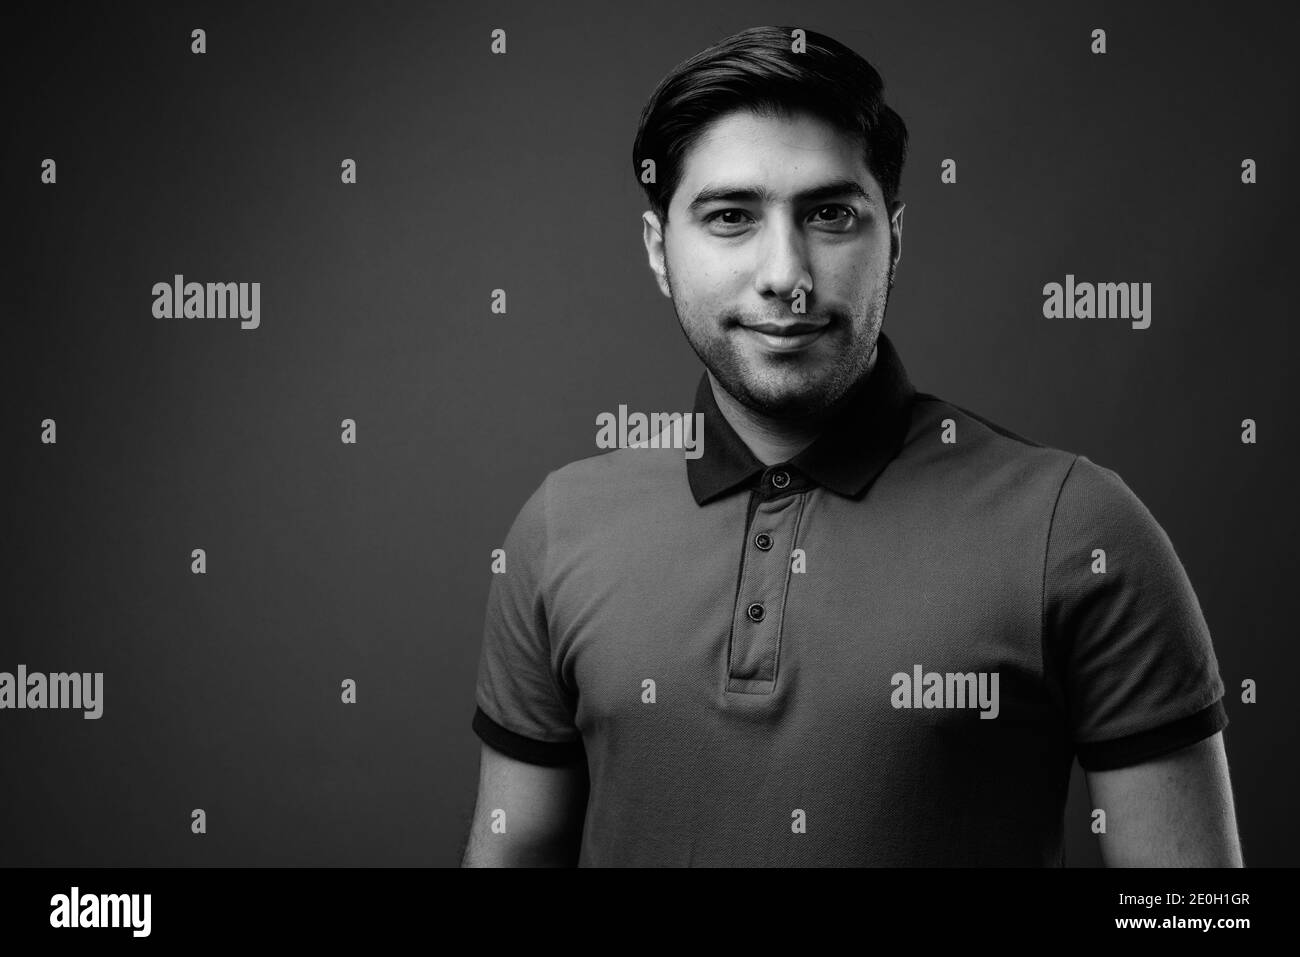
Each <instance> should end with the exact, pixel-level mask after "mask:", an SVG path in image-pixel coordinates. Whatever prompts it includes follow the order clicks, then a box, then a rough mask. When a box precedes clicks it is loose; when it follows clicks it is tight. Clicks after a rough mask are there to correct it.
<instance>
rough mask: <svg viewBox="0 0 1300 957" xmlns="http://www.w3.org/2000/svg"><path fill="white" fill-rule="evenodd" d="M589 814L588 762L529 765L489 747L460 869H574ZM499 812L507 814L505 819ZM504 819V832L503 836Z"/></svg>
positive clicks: (481, 760)
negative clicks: (552, 765) (586, 763)
mask: <svg viewBox="0 0 1300 957" xmlns="http://www.w3.org/2000/svg"><path fill="white" fill-rule="evenodd" d="M586 810H587V769H586V766H585V764H583V763H581V762H580V763H577V764H569V765H564V766H561V767H547V766H544V765H540V764H529V763H527V762H525V761H517V760H515V759H514V758H511V757H507V756H506V755H504V754H502V753H501V752H500V751H497V750H496V749H495V748H492V747H489V746H488V745H487V744H484V745H482V748H481V750H480V756H479V781H478V799H477V802H476V804H475V808H474V820H473V823H472V824H471V826H470V833H469V839H468V842H467V845H466V848H465V856H464V859H463V860H462V861H461V866H462V867H568V866H573V865H574V864H576V863H577V860H578V851H579V849H580V848H581V845H582V826H583V819H584V817H585V815H586ZM496 812H504V817H503V815H502V813H496ZM503 820H504V825H505V831H504V833H500V831H501V822H502V821H503ZM494 822H496V829H495V830H494V827H493V825H494Z"/></svg>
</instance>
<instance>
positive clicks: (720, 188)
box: [686, 179, 876, 213]
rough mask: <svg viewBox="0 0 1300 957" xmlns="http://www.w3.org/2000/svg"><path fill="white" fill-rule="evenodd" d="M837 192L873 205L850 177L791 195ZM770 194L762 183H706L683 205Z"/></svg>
mask: <svg viewBox="0 0 1300 957" xmlns="http://www.w3.org/2000/svg"><path fill="white" fill-rule="evenodd" d="M836 196H854V197H856V198H857V199H860V200H861V201H862V202H863V203H865V204H866V205H867V206H871V207H874V206H875V205H876V204H875V202H874V201H873V200H872V198H871V195H870V194H869V193H868V192H867V191H866V190H865V189H863V188H862V184H861V183H859V182H858V181H857V180H852V179H837V180H832V181H831V182H829V183H823V184H822V185H821V186H814V187H813V188H812V189H806V190H804V191H803V192H800V193H795V195H794V198H795V201H796V202H805V203H807V202H817V201H818V200H825V199H833V198H835V197H836ZM772 198H773V195H772V192H771V191H770V190H767V189H764V188H763V187H761V186H740V185H732V184H727V183H719V184H713V185H707V186H705V187H704V188H703V189H701V190H700V191H699V192H698V193H696V194H695V198H694V199H693V200H691V202H690V205H689V206H687V207H686V211H687V212H691V213H693V212H695V211H696V210H697V209H699V208H700V207H701V206H706V205H708V204H709V203H713V202H717V201H718V200H727V201H730V202H733V203H753V202H764V201H768V200H771V199H772Z"/></svg>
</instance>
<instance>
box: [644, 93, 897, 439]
mask: <svg viewBox="0 0 1300 957" xmlns="http://www.w3.org/2000/svg"><path fill="white" fill-rule="evenodd" d="M846 183H847V184H852V183H856V184H857V185H858V186H859V187H861V189H862V191H863V193H865V195H858V194H856V193H855V192H854V191H853V189H852V187H851V186H847V187H846V185H845V184H846ZM836 184H838V185H836ZM823 187H830V188H829V189H825V190H823V189H822V188H823ZM813 190H817V192H816V193H813V192H811V191H813ZM902 208H903V207H902V204H901V203H899V204H897V206H896V208H895V210H893V211H892V212H893V213H894V215H893V217H892V218H891V216H890V215H889V211H887V210H886V209H885V204H884V195H883V193H882V192H881V189H880V184H879V183H877V182H876V179H875V177H873V176H872V175H871V172H870V171H869V170H868V169H867V166H866V162H865V161H864V159H863V156H862V143H861V141H860V140H858V139H855V138H853V137H850V136H848V135H846V134H844V133H841V132H840V131H839V130H837V129H836V128H835V127H833V126H831V125H830V124H828V123H826V122H824V121H823V120H821V119H818V118H817V117H814V116H812V115H809V114H806V113H799V114H796V115H795V116H793V117H761V116H758V115H756V114H754V113H752V112H750V111H748V110H740V111H736V112H732V113H728V114H726V115H724V116H721V117H719V118H718V119H717V120H715V121H714V122H713V123H712V124H711V125H710V127H709V128H708V130H707V131H706V133H705V135H704V136H703V137H702V138H701V139H700V140H699V142H698V143H697V144H696V145H695V146H694V147H693V148H692V149H691V150H690V151H689V153H688V154H687V156H686V159H685V164H684V169H683V174H682V178H681V182H680V185H679V186H678V188H677V190H676V192H675V193H674V194H673V197H672V202H671V205H670V206H669V209H668V225H667V228H666V229H661V227H660V224H659V219H658V217H657V216H655V215H654V213H652V212H647V213H646V214H645V217H644V219H645V229H644V234H645V236H644V238H645V243H646V250H647V252H648V253H649V255H650V265H651V268H652V269H653V270H654V271H655V274H656V277H657V278H658V280H659V288H660V289H661V290H662V291H663V293H664V295H666V296H668V297H669V298H671V299H672V302H673V308H674V309H675V310H676V312H677V318H678V320H679V321H680V322H681V324H682V331H683V332H685V334H686V338H687V341H689V342H690V344H691V347H692V348H693V349H694V350H695V352H696V354H697V355H698V356H699V357H700V361H702V362H703V363H704V365H705V367H706V368H707V369H708V370H709V371H710V372H711V373H712V374H713V377H714V378H715V379H717V380H718V382H719V384H720V385H722V387H723V388H724V389H726V390H727V392H729V393H730V394H731V395H732V396H734V397H735V398H736V400H737V401H739V402H741V403H743V404H744V405H746V406H748V407H749V408H751V409H753V410H754V411H756V412H759V413H761V414H763V415H767V416H771V417H774V418H797V417H801V416H807V415H815V414H816V413H818V412H821V411H823V410H824V409H826V408H827V407H829V406H830V405H831V404H832V403H834V402H835V401H836V400H837V399H839V398H840V397H841V396H843V395H844V394H845V393H846V392H847V391H848V390H849V389H850V388H851V387H852V386H853V385H854V383H856V382H857V381H858V379H859V378H860V377H861V376H862V375H863V374H864V373H865V371H866V370H867V368H868V364H869V361H870V358H871V355H872V351H873V350H874V349H875V345H876V338H877V336H878V335H879V334H880V327H881V323H882V322H883V321H884V317H885V307H886V305H887V303H888V300H889V289H890V287H891V286H892V284H893V274H894V265H895V263H896V262H897V259H898V256H899V254H900V253H901V249H902ZM800 289H802V290H803V291H804V295H805V309H806V311H805V312H804V313H802V314H800V313H797V312H795V311H794V309H793V307H794V305H795V297H796V291H797V290H800Z"/></svg>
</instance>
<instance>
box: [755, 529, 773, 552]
mask: <svg viewBox="0 0 1300 957" xmlns="http://www.w3.org/2000/svg"><path fill="white" fill-rule="evenodd" d="M754 544H755V545H757V546H758V547H759V548H761V549H762V550H763V551H767V550H768V549H769V548H771V547H772V536H771V535H769V534H767V532H759V533H758V534H757V535H755V536H754Z"/></svg>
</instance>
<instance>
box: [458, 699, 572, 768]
mask: <svg viewBox="0 0 1300 957" xmlns="http://www.w3.org/2000/svg"><path fill="white" fill-rule="evenodd" d="M472 727H473V728H474V733H475V734H477V735H478V736H479V737H480V738H482V739H483V742H484V743H485V744H488V745H490V746H491V747H493V748H495V749H496V750H498V751H500V752H501V753H502V754H504V755H506V757H510V758H514V759H515V760H516V761H526V762H528V763H529V764H544V765H546V766H547V767H559V766H561V765H566V764H572V763H574V762H576V761H580V760H585V759H586V751H585V750H584V749H583V746H582V740H581V739H578V740H576V741H538V740H537V739H535V738H527V737H524V736H523V735H522V734H519V733H517V732H515V731H511V730H510V729H509V728H505V727H502V726H501V725H499V724H497V723H496V722H495V721H493V720H492V719H491V718H489V717H488V716H487V712H486V711H484V710H483V709H482V708H480V707H478V706H477V705H476V706H475V708H474V721H473V723H472Z"/></svg>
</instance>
